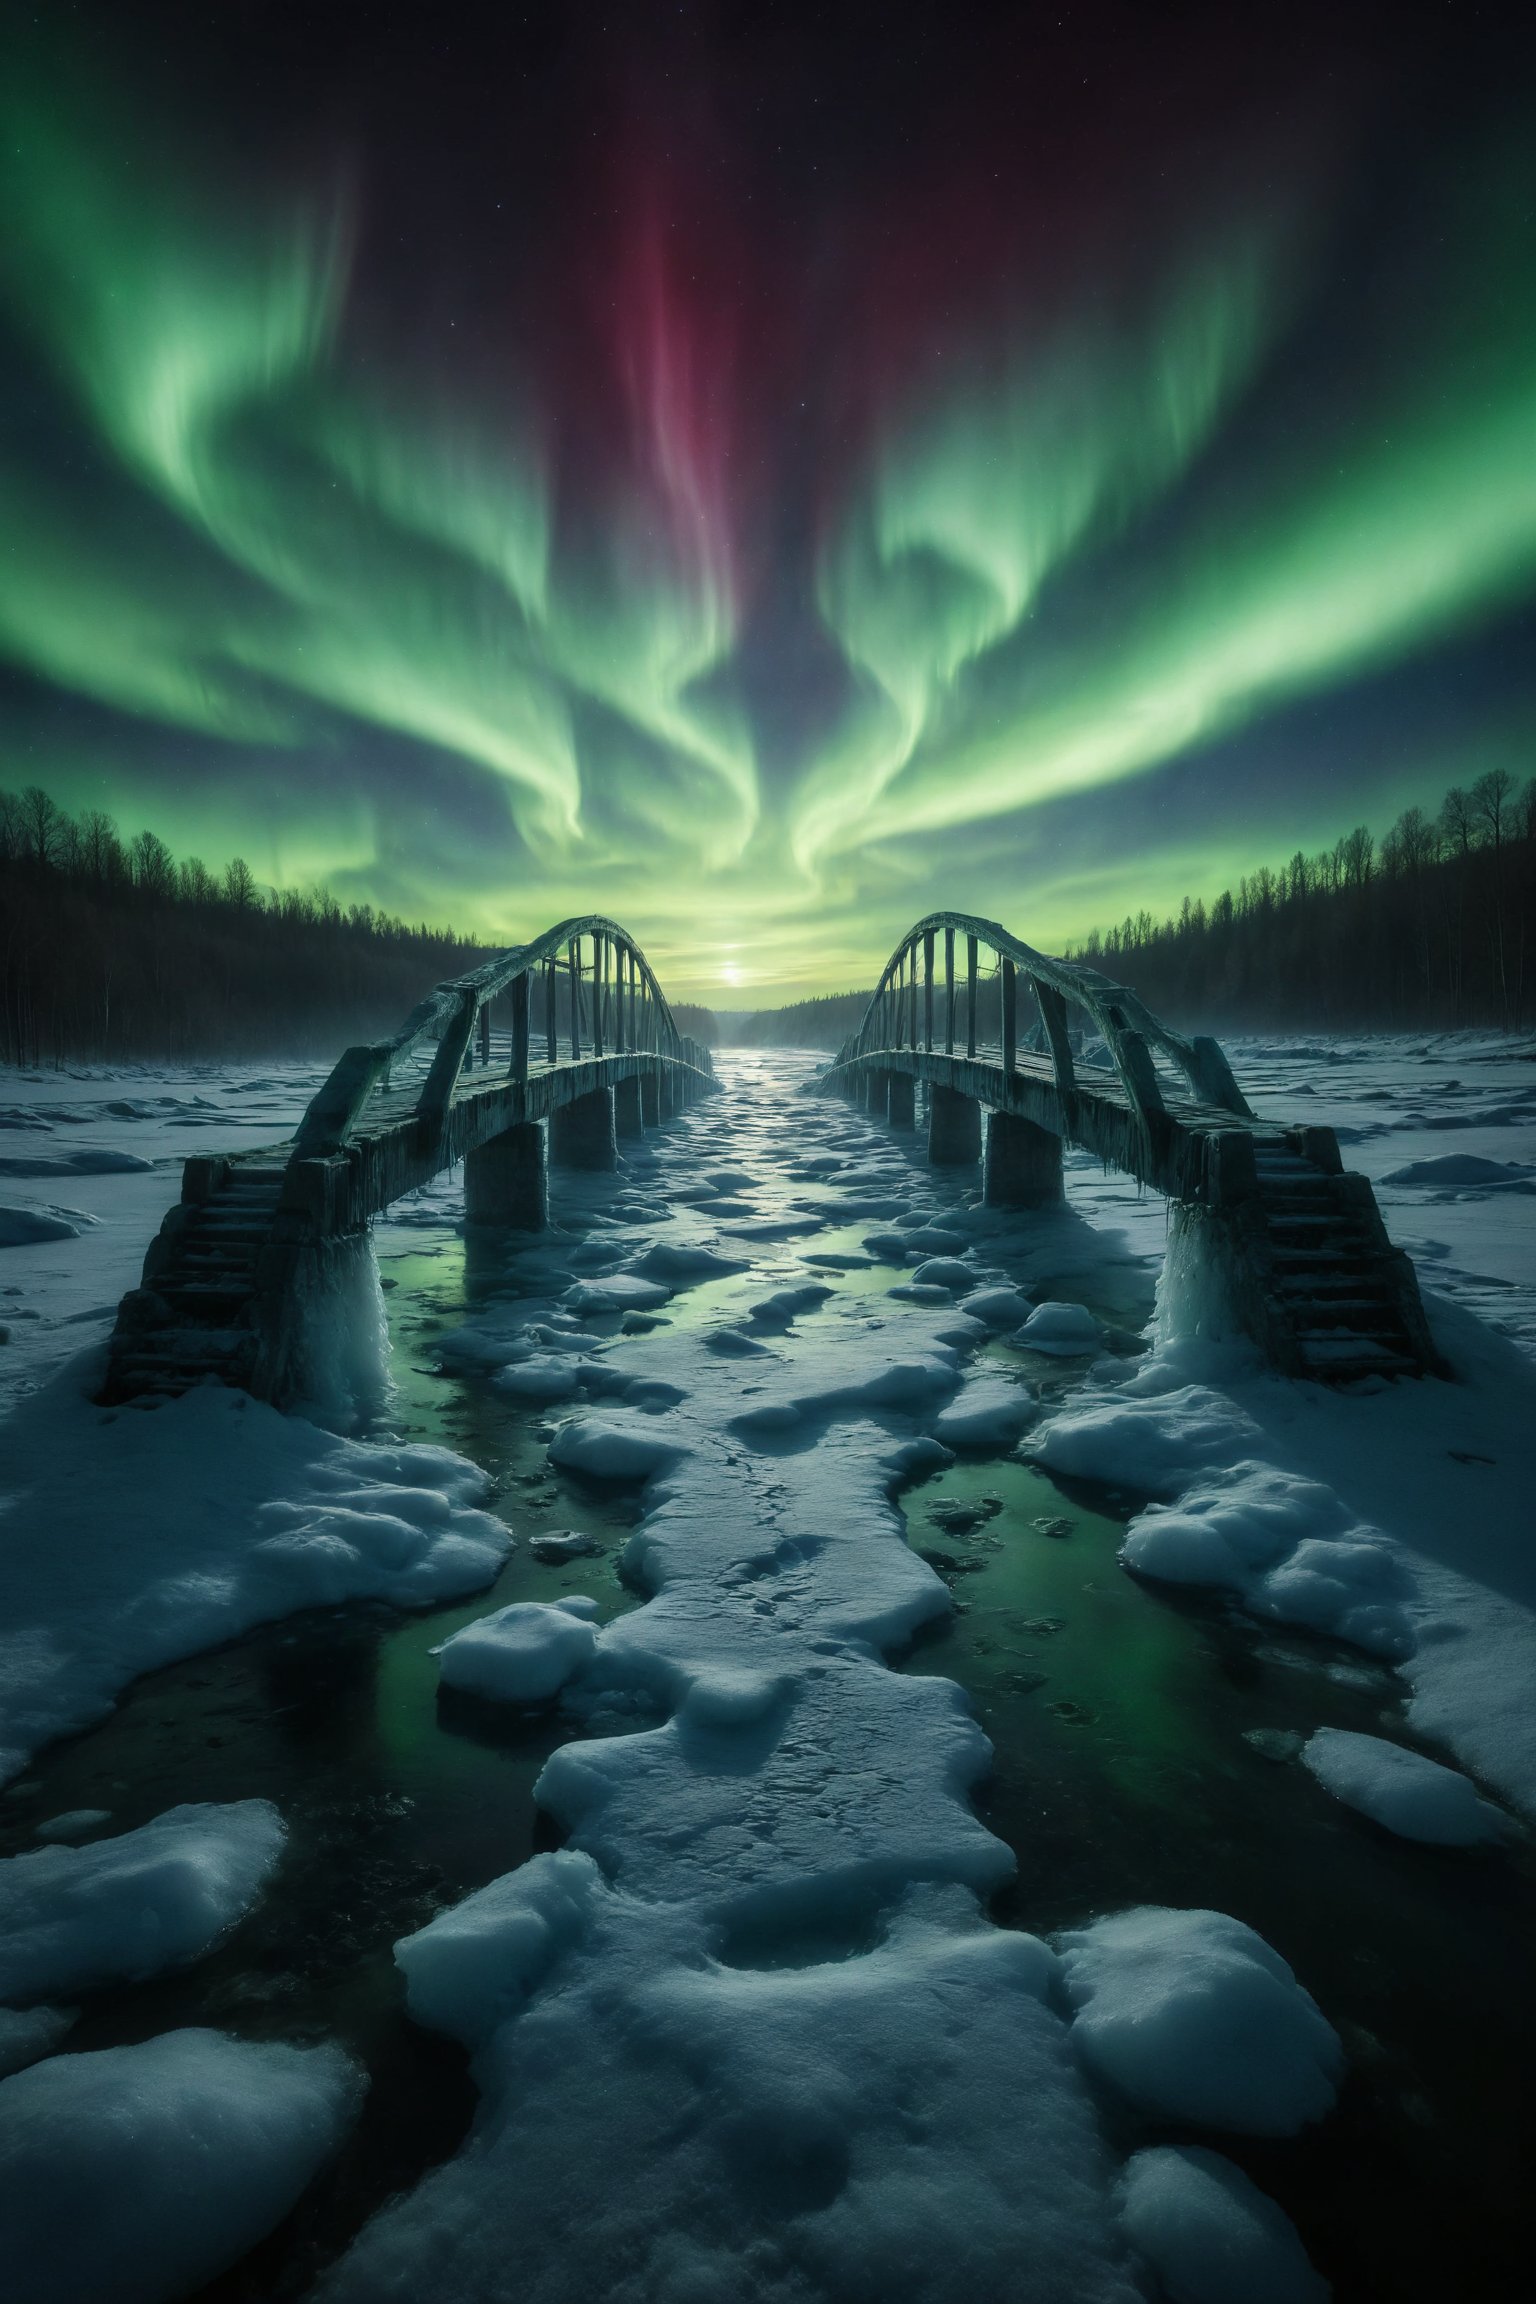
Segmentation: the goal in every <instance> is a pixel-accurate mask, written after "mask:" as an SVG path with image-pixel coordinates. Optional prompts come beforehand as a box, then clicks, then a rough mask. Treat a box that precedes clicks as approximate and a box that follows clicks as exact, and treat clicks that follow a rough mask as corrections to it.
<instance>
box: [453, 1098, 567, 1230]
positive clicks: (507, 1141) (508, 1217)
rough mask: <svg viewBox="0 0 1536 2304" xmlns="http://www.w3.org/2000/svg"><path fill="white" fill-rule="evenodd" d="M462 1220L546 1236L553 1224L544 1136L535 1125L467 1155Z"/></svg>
mask: <svg viewBox="0 0 1536 2304" xmlns="http://www.w3.org/2000/svg"><path fill="white" fill-rule="evenodd" d="M464 1214H465V1217H466V1219H467V1220H468V1222H469V1223H471V1224H505V1225H507V1226H508V1227H509V1228H511V1229H512V1230H514V1231H518V1232H542V1231H543V1229H544V1226H545V1224H546V1223H547V1222H548V1220H549V1176H548V1172H547V1164H546V1161H545V1157H544V1130H543V1129H542V1127H541V1126H540V1125H539V1123H538V1121H537V1120H523V1121H519V1123H518V1124H517V1126H516V1127H513V1128H508V1129H505V1130H504V1131H503V1132H502V1134H501V1135H500V1136H493V1137H492V1138H491V1140H490V1142H489V1143H488V1144H477V1145H475V1147H474V1149H473V1150H472V1151H469V1152H466V1153H465V1155H464Z"/></svg>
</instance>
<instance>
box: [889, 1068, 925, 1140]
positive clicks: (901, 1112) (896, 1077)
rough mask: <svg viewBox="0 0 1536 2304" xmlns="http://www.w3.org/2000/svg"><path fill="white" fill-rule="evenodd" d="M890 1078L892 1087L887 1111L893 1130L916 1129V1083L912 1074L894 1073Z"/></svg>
mask: <svg viewBox="0 0 1536 2304" xmlns="http://www.w3.org/2000/svg"><path fill="white" fill-rule="evenodd" d="M889 1077H890V1083H891V1085H890V1093H889V1102H888V1103H887V1106H886V1110H887V1113H888V1115H889V1118H890V1123H891V1126H892V1127H893V1128H915V1127H916V1126H917V1112H916V1099H915V1097H914V1094H913V1089H914V1086H915V1083H914V1081H913V1078H912V1075H911V1073H910V1072H892V1073H891V1074H890V1076H889Z"/></svg>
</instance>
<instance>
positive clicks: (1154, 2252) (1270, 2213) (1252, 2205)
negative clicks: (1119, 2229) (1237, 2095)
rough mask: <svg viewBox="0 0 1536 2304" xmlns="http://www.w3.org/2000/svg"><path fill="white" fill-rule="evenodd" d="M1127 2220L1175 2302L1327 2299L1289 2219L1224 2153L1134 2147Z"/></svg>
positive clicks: (1294, 2303)
mask: <svg viewBox="0 0 1536 2304" xmlns="http://www.w3.org/2000/svg"><path fill="white" fill-rule="evenodd" d="M1121 2220H1122V2222H1123V2223H1124V2226H1125V2231H1126V2237H1127V2238H1128V2239H1129V2241H1130V2243H1131V2245H1132V2247H1133V2248H1134V2249H1135V2250H1136V2251H1137V2253H1138V2254H1139V2255H1140V2256H1142V2257H1144V2258H1145V2260H1146V2262H1147V2263H1148V2264H1149V2265H1150V2266H1151V2267H1152V2270H1153V2271H1154V2272H1155V2273H1156V2275H1157V2278H1158V2282H1159V2285H1160V2286H1161V2288H1162V2289H1163V2290H1164V2291H1165V2292H1166V2294H1167V2296H1168V2298H1169V2299H1170V2304H1237V2300H1238V2299H1241V2304H1326V2300H1327V2298H1328V2296H1329V2294H1330V2290H1329V2287H1328V2283H1327V2281H1326V2280H1321V2279H1319V2277H1318V2275H1317V2273H1316V2272H1314V2270H1313V2269H1312V2266H1311V2264H1310V2262H1309V2261H1308V2258H1307V2253H1306V2250H1305V2249H1304V2248H1303V2247H1302V2244H1301V2241H1300V2239H1299V2238H1298V2237H1297V2233H1296V2227H1295V2225H1294V2224H1293V2223H1292V2222H1291V2220H1290V2218H1289V2217H1288V2216H1287V2215H1286V2214H1285V2213H1284V2211H1283V2210H1282V2209H1280V2208H1277V2207H1276V2206H1275V2203H1274V2202H1273V2200H1269V2199H1266V2198H1265V2196H1264V2194H1263V2193H1262V2192H1261V2191H1259V2189H1258V2187H1257V2186H1256V2185H1254V2184H1250V2182H1249V2181H1248V2178H1247V2177H1246V2176H1245V2175H1244V2174H1243V2172H1242V2170H1241V2169H1240V2168H1234V2167H1233V2165H1232V2163H1231V2161H1230V2160H1227V2159H1224V2158H1223V2157H1222V2155H1221V2154H1220V2153H1219V2152H1206V2151H1203V2150H1201V2149H1200V2147H1199V2146H1197V2145H1187V2146H1174V2145H1162V2146H1159V2147H1157V2148H1156V2149H1154V2150H1152V2151H1149V2152H1138V2153H1136V2154H1135V2155H1134V2157H1133V2158H1132V2159H1130V2160H1129V2161H1127V2163H1126V2168H1125V2174H1124V2176H1123V2178H1122V2179H1121Z"/></svg>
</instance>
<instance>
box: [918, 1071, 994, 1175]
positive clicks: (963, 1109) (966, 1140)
mask: <svg viewBox="0 0 1536 2304" xmlns="http://www.w3.org/2000/svg"><path fill="white" fill-rule="evenodd" d="M928 1158H929V1160H930V1161H931V1163H932V1164H933V1166H934V1167H935V1168H963V1167H967V1166H968V1165H969V1164H970V1162H971V1161H973V1160H979V1159H980V1158H981V1106H980V1105H979V1104H978V1103H977V1101H976V1099H975V1097H974V1096H966V1095H964V1094H963V1093H962V1092H961V1090H960V1089H958V1088H946V1087H945V1086H944V1085H943V1084H942V1083H941V1082H940V1081H937V1080H935V1081H934V1082H933V1083H932V1085H931V1087H930V1088H929V1090H928Z"/></svg>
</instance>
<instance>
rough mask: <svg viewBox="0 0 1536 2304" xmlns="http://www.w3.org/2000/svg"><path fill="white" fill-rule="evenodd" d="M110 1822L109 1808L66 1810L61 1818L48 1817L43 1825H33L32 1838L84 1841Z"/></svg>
mask: <svg viewBox="0 0 1536 2304" xmlns="http://www.w3.org/2000/svg"><path fill="white" fill-rule="evenodd" d="M111 1821H112V1811H111V1809H110V1808H67V1809H66V1810H65V1811H64V1814H63V1815H62V1816H50V1817H48V1818H47V1820H46V1821H45V1822H44V1823H42V1824H38V1825H35V1826H34V1827H33V1831H32V1837H33V1839H34V1840H84V1839H85V1838H86V1837H87V1835H88V1834H90V1833H92V1832H99V1831H100V1829H101V1827H102V1825H103V1824H110V1823H111Z"/></svg>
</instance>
